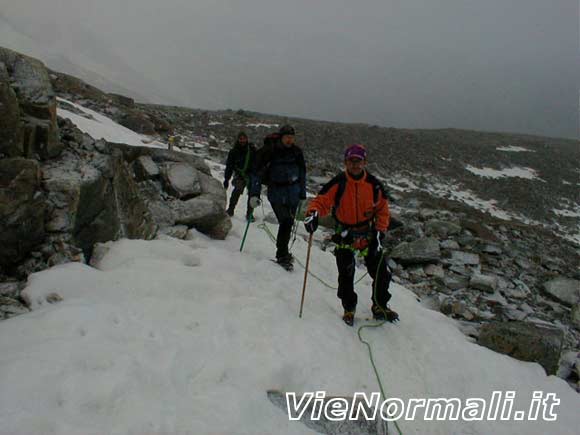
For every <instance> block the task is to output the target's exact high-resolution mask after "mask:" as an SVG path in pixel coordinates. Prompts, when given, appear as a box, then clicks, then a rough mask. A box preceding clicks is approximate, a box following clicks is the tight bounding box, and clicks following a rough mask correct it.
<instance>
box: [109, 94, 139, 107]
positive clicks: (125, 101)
mask: <svg viewBox="0 0 580 435" xmlns="http://www.w3.org/2000/svg"><path fill="white" fill-rule="evenodd" d="M108 95H109V97H110V98H111V100H112V101H113V103H115V104H118V105H120V106H125V107H128V108H130V109H132V108H134V107H135V100H134V99H133V98H130V97H126V96H124V95H119V94H113V93H109V94H108Z"/></svg>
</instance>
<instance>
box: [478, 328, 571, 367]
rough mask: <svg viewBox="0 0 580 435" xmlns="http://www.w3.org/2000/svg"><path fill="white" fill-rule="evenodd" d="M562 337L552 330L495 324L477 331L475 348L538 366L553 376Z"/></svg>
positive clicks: (558, 330)
mask: <svg viewBox="0 0 580 435" xmlns="http://www.w3.org/2000/svg"><path fill="white" fill-rule="evenodd" d="M563 340H564V333H563V332H562V331H561V330H560V329H558V328H556V327H552V326H547V325H539V324H535V323H530V322H522V321H519V322H518V321H516V322H495V323H488V324H486V325H484V326H483V327H482V328H481V332H480V335H479V338H478V341H477V342H478V344H480V345H482V346H485V347H488V348H490V349H492V350H494V351H496V352H499V353H504V354H506V355H509V356H511V357H513V358H516V359H519V360H522V361H531V362H537V363H539V364H540V365H541V366H542V367H544V369H545V370H546V373H547V374H549V375H553V374H556V372H557V371H558V362H559V360H560V352H561V350H562V344H563Z"/></svg>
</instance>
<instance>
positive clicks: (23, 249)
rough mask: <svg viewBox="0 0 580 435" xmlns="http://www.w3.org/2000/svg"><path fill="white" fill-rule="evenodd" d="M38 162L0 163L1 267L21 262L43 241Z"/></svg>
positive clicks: (11, 160)
mask: <svg viewBox="0 0 580 435" xmlns="http://www.w3.org/2000/svg"><path fill="white" fill-rule="evenodd" d="M40 174H41V172H40V167H39V164H38V162H37V161H35V160H28V159H23V158H10V159H0V266H7V265H12V264H15V263H17V262H18V261H20V260H22V259H23V258H24V257H25V256H26V255H27V254H28V253H29V252H31V251H32V250H33V249H34V248H35V247H36V246H38V245H39V244H40V243H41V242H42V241H43V240H44V237H45V226H44V218H45V209H46V207H45V204H44V194H43V193H42V190H41V186H40V177H41V175H40Z"/></svg>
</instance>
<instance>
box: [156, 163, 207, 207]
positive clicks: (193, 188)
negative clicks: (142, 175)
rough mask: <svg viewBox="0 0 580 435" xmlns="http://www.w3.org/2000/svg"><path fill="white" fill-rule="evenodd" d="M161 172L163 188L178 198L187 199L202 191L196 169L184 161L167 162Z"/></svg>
mask: <svg viewBox="0 0 580 435" xmlns="http://www.w3.org/2000/svg"><path fill="white" fill-rule="evenodd" d="M161 174H162V180H163V186H164V190H165V191H167V192H168V193H169V194H170V195H172V196H174V197H176V198H178V199H181V200H187V199H190V198H194V197H195V196H197V195H200V194H201V193H202V189H201V184H200V181H199V176H198V174H197V171H196V169H195V168H193V167H191V166H190V165H188V164H186V163H167V164H165V165H164V166H163V167H162V168H161Z"/></svg>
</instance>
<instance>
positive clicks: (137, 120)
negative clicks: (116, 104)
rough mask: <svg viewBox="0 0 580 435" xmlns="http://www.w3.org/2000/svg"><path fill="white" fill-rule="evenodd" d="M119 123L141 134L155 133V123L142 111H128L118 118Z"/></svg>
mask: <svg viewBox="0 0 580 435" xmlns="http://www.w3.org/2000/svg"><path fill="white" fill-rule="evenodd" d="M118 122H119V124H121V125H122V126H124V127H127V128H128V129H129V130H133V131H135V132H137V133H141V134H155V124H153V122H151V120H150V119H149V118H148V117H147V116H145V115H144V114H143V113H140V112H128V113H125V114H123V115H122V116H121V117H120V118H119V119H118Z"/></svg>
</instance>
